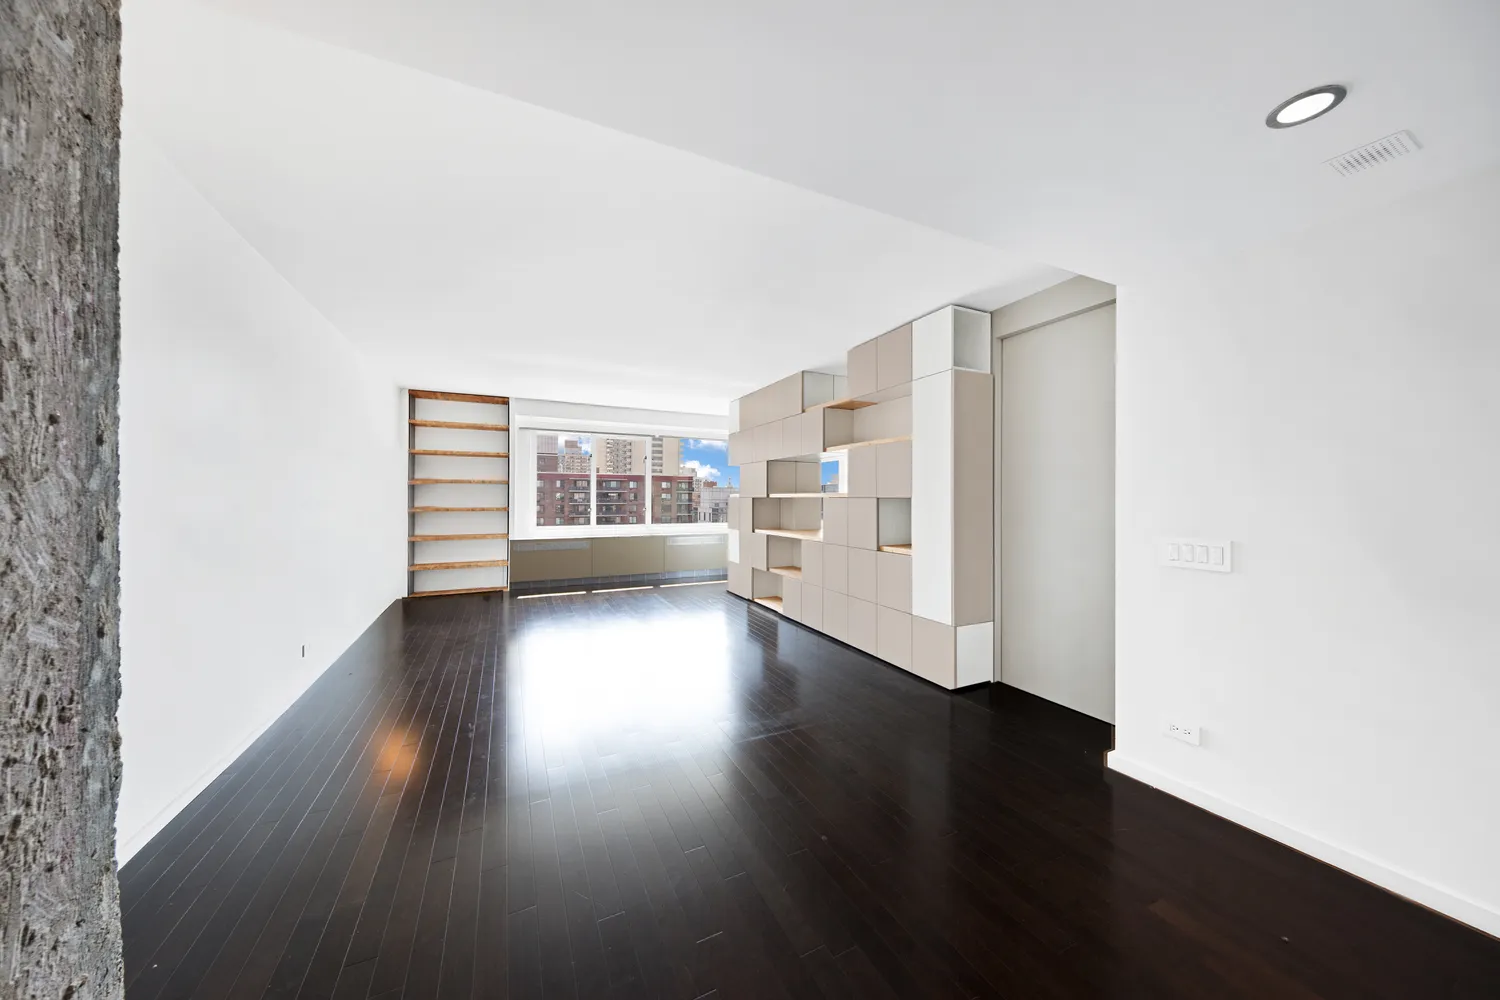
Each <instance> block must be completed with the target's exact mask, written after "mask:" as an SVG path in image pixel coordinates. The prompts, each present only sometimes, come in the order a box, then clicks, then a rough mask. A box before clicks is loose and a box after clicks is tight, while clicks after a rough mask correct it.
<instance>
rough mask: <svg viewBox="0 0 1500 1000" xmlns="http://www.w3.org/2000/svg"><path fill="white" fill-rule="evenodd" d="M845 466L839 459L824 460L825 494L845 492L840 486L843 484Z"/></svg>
mask: <svg viewBox="0 0 1500 1000" xmlns="http://www.w3.org/2000/svg"><path fill="white" fill-rule="evenodd" d="M843 466H844V463H843V462H842V461H840V460H839V459H837V458H826V459H824V460H823V478H822V483H823V487H822V490H823V492H824V493H842V492H844V490H843V487H842V486H841V485H840V483H842V482H843V480H842V478H841V477H840V473H841V472H842V470H843Z"/></svg>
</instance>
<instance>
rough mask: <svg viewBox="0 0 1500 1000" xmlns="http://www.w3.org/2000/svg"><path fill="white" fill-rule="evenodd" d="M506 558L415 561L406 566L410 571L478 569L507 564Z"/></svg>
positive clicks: (508, 561) (508, 563) (508, 562)
mask: <svg viewBox="0 0 1500 1000" xmlns="http://www.w3.org/2000/svg"><path fill="white" fill-rule="evenodd" d="M509 565H510V560H508V559H470V560H466V561H464V562H435V563H415V564H414V565H411V566H408V567H407V571H408V572H410V573H426V572H429V571H431V570H437V569H479V568H480V567H488V566H509Z"/></svg>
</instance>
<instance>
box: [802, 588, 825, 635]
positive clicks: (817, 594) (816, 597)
mask: <svg viewBox="0 0 1500 1000" xmlns="http://www.w3.org/2000/svg"><path fill="white" fill-rule="evenodd" d="M801 620H802V624H804V625H806V626H807V627H808V628H813V629H818V630H819V631H822V629H823V588H822V587H819V586H817V585H816V584H811V583H808V582H807V578H806V577H805V576H804V577H803V579H802V619H801Z"/></svg>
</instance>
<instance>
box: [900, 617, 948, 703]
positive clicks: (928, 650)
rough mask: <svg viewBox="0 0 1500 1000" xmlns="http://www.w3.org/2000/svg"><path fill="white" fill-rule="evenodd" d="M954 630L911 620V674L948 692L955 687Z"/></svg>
mask: <svg viewBox="0 0 1500 1000" xmlns="http://www.w3.org/2000/svg"><path fill="white" fill-rule="evenodd" d="M955 663H956V648H955V636H954V628H953V626H952V625H944V624H942V623H941V622H935V621H932V620H931V619H928V618H918V617H915V616H913V618H912V620H911V672H912V673H914V674H916V675H917V676H918V677H921V678H923V679H925V680H929V681H932V683H934V684H937V685H939V686H941V687H945V688H947V689H948V690H950V691H951V690H953V686H954V664H955Z"/></svg>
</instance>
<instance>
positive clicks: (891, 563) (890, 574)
mask: <svg viewBox="0 0 1500 1000" xmlns="http://www.w3.org/2000/svg"><path fill="white" fill-rule="evenodd" d="M875 563H876V568H877V575H878V577H879V579H878V581H877V593H876V601H875V603H876V604H879V605H880V606H881V607H882V608H892V609H894V610H896V611H905V612H906V613H907V614H911V556H906V555H896V554H894V553H890V552H877V553H875Z"/></svg>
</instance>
